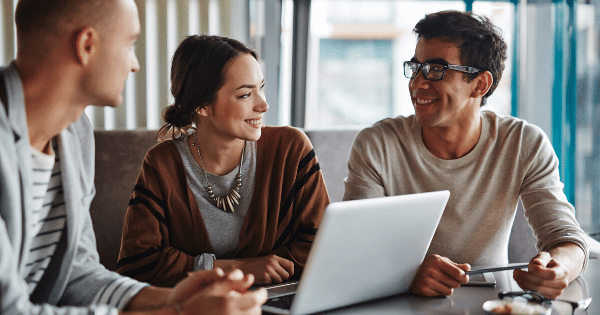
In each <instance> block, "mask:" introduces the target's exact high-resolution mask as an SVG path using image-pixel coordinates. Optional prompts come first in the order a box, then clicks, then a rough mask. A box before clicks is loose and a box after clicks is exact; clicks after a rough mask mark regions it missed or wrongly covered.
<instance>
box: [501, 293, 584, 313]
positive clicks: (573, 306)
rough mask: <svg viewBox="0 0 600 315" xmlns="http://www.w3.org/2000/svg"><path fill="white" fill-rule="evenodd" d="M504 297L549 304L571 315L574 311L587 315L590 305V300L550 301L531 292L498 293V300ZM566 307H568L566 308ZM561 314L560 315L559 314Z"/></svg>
mask: <svg viewBox="0 0 600 315" xmlns="http://www.w3.org/2000/svg"><path fill="white" fill-rule="evenodd" d="M505 297H508V298H515V297H521V298H524V299H526V300H527V301H529V302H534V303H539V304H543V305H544V304H549V305H551V306H552V307H557V308H561V309H562V308H567V309H568V310H569V311H570V313H571V314H575V311H581V314H587V312H586V310H587V309H588V307H590V304H591V303H592V298H587V299H583V300H581V301H578V302H572V301H567V300H558V299H557V300H550V299H547V298H545V297H544V296H543V295H541V294H539V293H537V292H533V291H505V292H500V293H498V298H500V299H501V300H502V299H504V298H505ZM567 305H568V306H567ZM561 314H562V313H561Z"/></svg>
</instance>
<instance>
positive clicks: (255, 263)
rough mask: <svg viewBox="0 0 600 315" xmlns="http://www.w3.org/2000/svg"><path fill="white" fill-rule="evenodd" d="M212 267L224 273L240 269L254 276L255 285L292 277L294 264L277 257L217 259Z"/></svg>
mask: <svg viewBox="0 0 600 315" xmlns="http://www.w3.org/2000/svg"><path fill="white" fill-rule="evenodd" d="M213 266H214V267H219V268H222V269H223V270H225V271H228V270H232V269H240V270H242V271H243V272H244V273H245V274H252V275H254V279H255V280H254V281H255V284H273V283H281V282H283V281H285V280H287V279H289V278H290V277H292V276H293V275H294V263H293V262H291V261H289V260H287V259H285V258H282V257H279V256H277V255H268V256H261V257H253V258H238V259H217V260H215V261H213Z"/></svg>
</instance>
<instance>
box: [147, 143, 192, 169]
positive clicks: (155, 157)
mask: <svg viewBox="0 0 600 315" xmlns="http://www.w3.org/2000/svg"><path fill="white" fill-rule="evenodd" d="M175 141H183V140H182V139H179V140H173V139H168V140H163V141H161V142H159V143H157V144H155V145H154V146H153V147H152V148H150V150H148V152H147V153H146V161H147V162H157V161H158V162H160V163H164V162H165V161H166V160H173V156H174V155H175V154H178V151H177V147H176V145H175Z"/></svg>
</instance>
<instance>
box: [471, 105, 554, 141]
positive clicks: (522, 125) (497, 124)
mask: <svg viewBox="0 0 600 315" xmlns="http://www.w3.org/2000/svg"><path fill="white" fill-rule="evenodd" d="M483 115H484V117H485V118H486V119H488V121H489V122H490V125H491V126H492V127H493V128H496V129H497V130H498V133H499V134H503V135H505V136H507V137H508V136H518V137H519V138H527V139H541V138H544V137H546V134H545V133H544V131H543V130H542V128H540V127H539V126H537V125H534V124H532V123H529V122H528V121H527V120H525V119H522V118H518V117H514V116H510V115H499V114H496V113H493V112H491V111H484V112H483Z"/></svg>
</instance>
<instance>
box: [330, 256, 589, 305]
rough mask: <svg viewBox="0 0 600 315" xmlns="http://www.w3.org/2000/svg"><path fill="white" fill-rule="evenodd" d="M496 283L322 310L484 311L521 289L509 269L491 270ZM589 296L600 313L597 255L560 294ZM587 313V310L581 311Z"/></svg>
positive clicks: (574, 298) (573, 297)
mask: <svg viewBox="0 0 600 315" xmlns="http://www.w3.org/2000/svg"><path fill="white" fill-rule="evenodd" d="M494 276H495V277H496V282H497V283H496V285H495V286H487V287H486V286H462V287H460V288H458V289H456V290H455V291H454V294H452V295H451V296H449V297H435V298H430V297H420V296H415V295H411V294H405V295H397V296H393V297H389V298H384V299H379V300H375V301H370V302H366V303H361V304H358V305H353V306H349V307H345V308H341V309H336V310H332V311H328V312H324V313H323V314H465V315H466V314H470V315H472V314H483V308H482V306H483V303H484V302H485V301H487V300H494V299H498V293H499V292H503V291H522V290H521V288H520V287H519V286H518V285H517V283H516V282H515V281H514V280H513V279H512V271H500V272H494ZM588 297H592V298H593V299H592V303H591V304H590V307H589V308H588V311H587V314H590V315H592V314H600V259H592V260H590V261H589V264H588V268H587V270H586V272H585V273H583V274H582V275H581V276H580V277H579V278H577V279H576V280H575V281H573V282H572V283H571V284H570V285H569V286H568V287H567V288H566V289H565V291H564V292H563V294H562V295H561V296H560V297H559V298H560V299H565V300H569V301H579V300H582V299H585V298H588ZM552 314H570V308H569V310H568V311H567V310H566V309H565V308H561V309H559V310H557V309H555V310H553V312H552ZM582 314H586V313H582Z"/></svg>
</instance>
